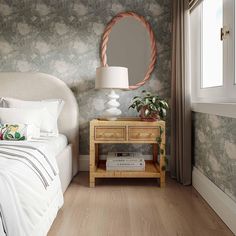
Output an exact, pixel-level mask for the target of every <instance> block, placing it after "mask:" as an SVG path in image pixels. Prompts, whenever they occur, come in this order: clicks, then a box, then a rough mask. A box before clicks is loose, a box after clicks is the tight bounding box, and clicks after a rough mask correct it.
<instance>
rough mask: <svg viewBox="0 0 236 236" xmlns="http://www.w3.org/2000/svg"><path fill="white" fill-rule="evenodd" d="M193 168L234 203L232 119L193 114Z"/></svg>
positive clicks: (235, 141)
mask: <svg viewBox="0 0 236 236" xmlns="http://www.w3.org/2000/svg"><path fill="white" fill-rule="evenodd" d="M194 131H195V134H194V143H195V145H194V156H195V157H194V158H195V166H196V167H197V168H198V169H199V170H200V171H201V172H202V173H203V174H204V175H206V176H207V177H208V178H209V179H210V180H211V181H212V182H213V183H215V184H216V185H217V186H218V187H219V188H220V189H222V190H223V191H224V192H225V193H226V194H227V195H229V196H230V197H231V198H232V199H233V200H234V201H235V202H236V177H235V176H236V119H233V118H228V117H222V116H216V115H209V114H203V113H194Z"/></svg>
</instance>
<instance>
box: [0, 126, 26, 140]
mask: <svg viewBox="0 0 236 236" xmlns="http://www.w3.org/2000/svg"><path fill="white" fill-rule="evenodd" d="M27 127H28V126H27V125H26V124H13V125H12V124H0V140H12V141H21V140H26V139H27Z"/></svg>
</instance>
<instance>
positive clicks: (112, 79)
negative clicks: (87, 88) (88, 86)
mask: <svg viewBox="0 0 236 236" xmlns="http://www.w3.org/2000/svg"><path fill="white" fill-rule="evenodd" d="M95 88H96V89H102V88H109V89H128V88H129V79H128V68H126V67H120V66H104V67H98V68H97V70H96V80H95Z"/></svg>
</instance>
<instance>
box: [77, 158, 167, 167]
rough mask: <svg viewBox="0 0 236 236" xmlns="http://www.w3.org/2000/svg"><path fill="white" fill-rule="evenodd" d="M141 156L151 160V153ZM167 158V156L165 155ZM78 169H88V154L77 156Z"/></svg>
mask: <svg viewBox="0 0 236 236" xmlns="http://www.w3.org/2000/svg"><path fill="white" fill-rule="evenodd" d="M143 156H144V159H145V160H152V155H143ZM167 158H168V159H169V156H167ZM100 159H101V160H105V159H106V155H101V156H100ZM167 170H168V168H167ZM79 171H89V155H80V156H79Z"/></svg>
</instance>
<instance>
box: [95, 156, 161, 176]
mask: <svg viewBox="0 0 236 236" xmlns="http://www.w3.org/2000/svg"><path fill="white" fill-rule="evenodd" d="M92 175H93V177H94V178H160V176H161V175H160V168H159V165H158V164H157V163H154V162H153V161H145V171H107V170H106V162H105V161H104V160H100V161H99V163H98V165H97V167H96V169H95V171H94V172H93V174H92Z"/></svg>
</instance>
